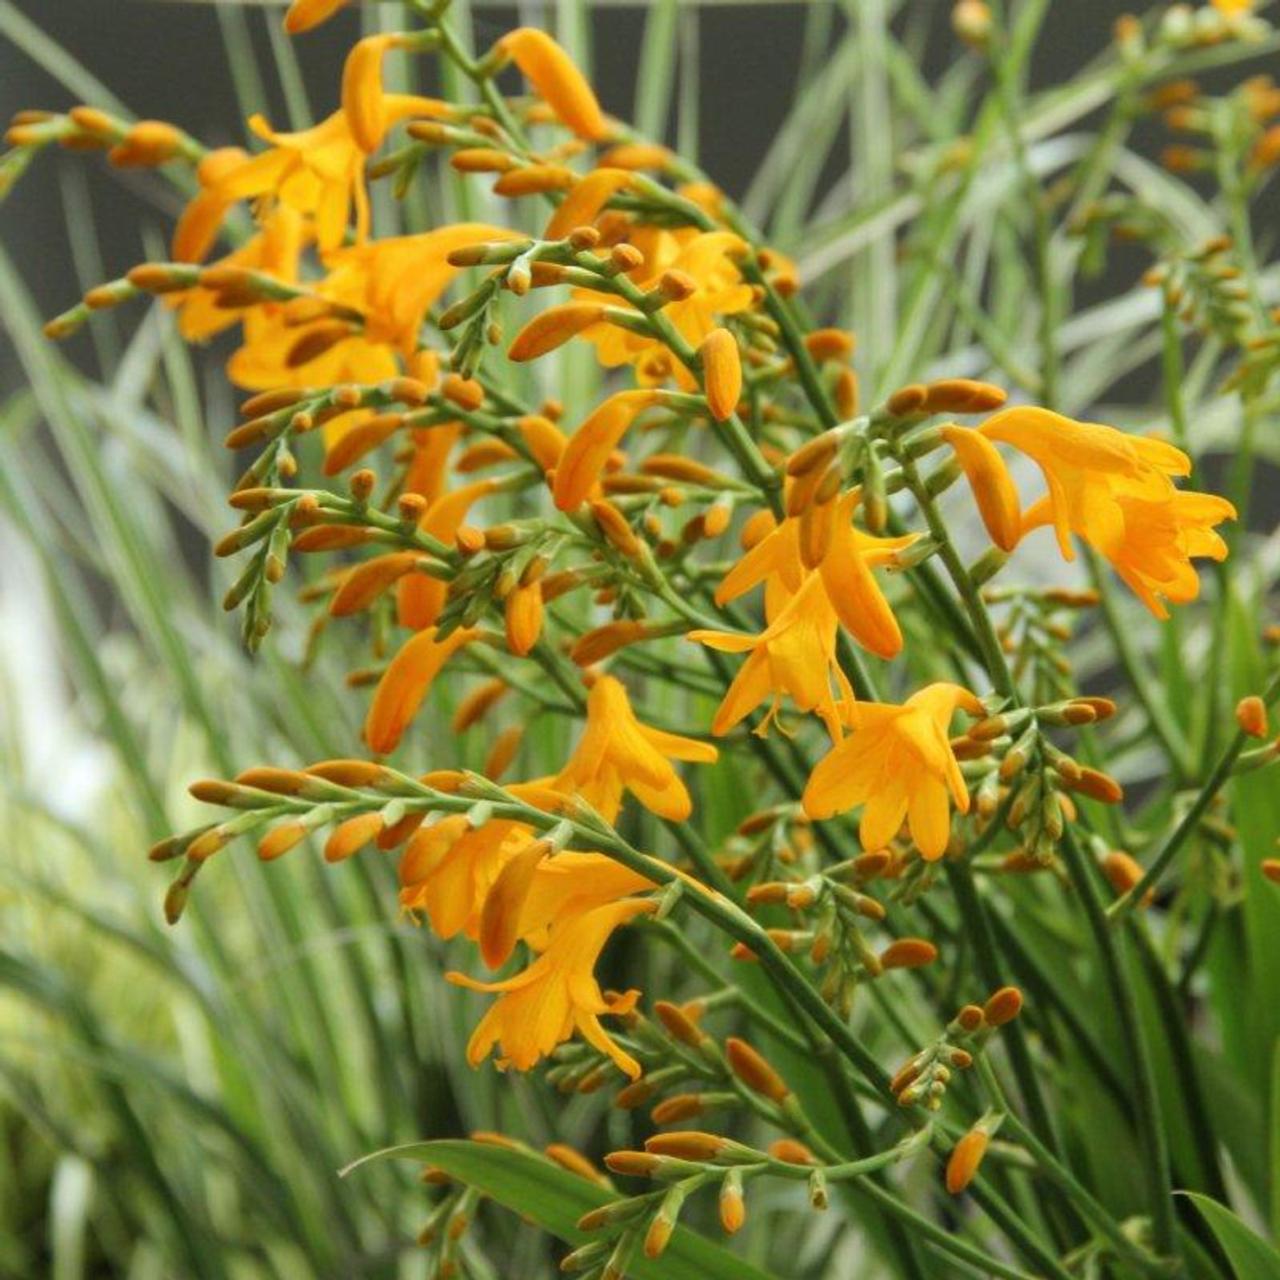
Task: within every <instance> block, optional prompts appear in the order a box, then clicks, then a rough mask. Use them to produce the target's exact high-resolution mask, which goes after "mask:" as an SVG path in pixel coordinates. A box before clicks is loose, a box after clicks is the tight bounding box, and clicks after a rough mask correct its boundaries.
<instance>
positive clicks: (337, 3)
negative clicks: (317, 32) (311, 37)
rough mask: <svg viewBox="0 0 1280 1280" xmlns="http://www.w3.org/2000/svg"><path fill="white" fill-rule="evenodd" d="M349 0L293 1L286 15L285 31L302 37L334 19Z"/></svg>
mask: <svg viewBox="0 0 1280 1280" xmlns="http://www.w3.org/2000/svg"><path fill="white" fill-rule="evenodd" d="M346 2H347V0H293V3H292V4H291V5H290V6H289V11H288V12H287V13H286V14H285V15H284V29H285V31H287V32H288V33H289V34H290V35H291V36H296V35H300V34H301V33H302V32H304V31H310V30H311V28H312V27H318V26H319V25H320V24H321V23H322V22H326V21H328V19H330V18H332V17H333V15H334V14H335V13H337V12H338V10H339V9H341V8H342V6H343V5H344V4H346Z"/></svg>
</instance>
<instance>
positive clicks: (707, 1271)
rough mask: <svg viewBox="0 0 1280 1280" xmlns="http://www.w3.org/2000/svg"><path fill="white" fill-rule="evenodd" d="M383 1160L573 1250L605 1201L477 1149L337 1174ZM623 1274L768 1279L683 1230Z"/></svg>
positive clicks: (544, 1169) (455, 1145)
mask: <svg viewBox="0 0 1280 1280" xmlns="http://www.w3.org/2000/svg"><path fill="white" fill-rule="evenodd" d="M387 1156H391V1157H395V1158H397V1159H401V1160H419V1161H422V1162H423V1163H425V1164H430V1165H434V1166H435V1167H436V1168H438V1169H443V1170H444V1172H445V1173H447V1174H448V1175H449V1176H450V1177H452V1178H456V1179H457V1180H458V1181H459V1182H463V1183H466V1185H467V1186H469V1187H474V1188H475V1189H476V1190H477V1191H482V1192H483V1193H484V1194H485V1195H486V1196H488V1197H489V1198H490V1199H491V1200H496V1201H497V1202H498V1203H499V1204H500V1205H502V1206H503V1207H504V1208H507V1209H512V1210H514V1211H515V1212H517V1213H520V1214H523V1215H524V1216H525V1217H527V1218H532V1219H533V1221H535V1222H536V1223H537V1224H538V1225H539V1226H540V1227H542V1228H543V1229H544V1230H546V1231H549V1232H551V1234H552V1235H554V1236H557V1237H559V1238H560V1239H561V1240H564V1241H566V1242H567V1243H568V1244H573V1245H579V1244H583V1243H585V1242H586V1241H587V1240H588V1239H590V1237H589V1236H587V1235H585V1234H584V1233H583V1232H581V1231H579V1230H578V1228H577V1225H576V1224H577V1221H578V1219H579V1218H580V1217H582V1215H583V1214H584V1213H586V1212H587V1210H588V1209H594V1208H597V1207H598V1206H600V1205H602V1204H607V1203H608V1202H609V1199H610V1197H609V1195H608V1193H607V1192H605V1191H604V1190H602V1189H601V1188H600V1187H598V1186H596V1185H594V1184H593V1183H590V1182H588V1181H586V1179H585V1178H579V1177H577V1176H576V1175H575V1174H572V1173H569V1172H567V1171H566V1170H564V1169H561V1168H559V1167H558V1166H557V1165H554V1164H552V1163H551V1161H549V1160H545V1159H543V1158H542V1157H540V1156H536V1155H534V1154H532V1153H531V1152H526V1151H516V1150H512V1149H511V1148H509V1147H497V1146H490V1145H489V1144H487V1143H482V1142H461V1141H453V1140H445V1141H440V1142H409V1143H406V1144H405V1145H404V1146H400V1147H388V1148H387V1149H386V1150H385V1151H375V1152H373V1153H372V1154H371V1155H367V1156H365V1157H363V1158H362V1159H360V1160H357V1161H356V1162H355V1163H354V1164H351V1165H348V1166H347V1168H346V1169H344V1170H343V1173H344V1174H347V1173H350V1172H351V1171H352V1170H354V1169H358V1168H359V1167H360V1166H361V1165H364V1164H366V1163H368V1162H369V1161H371V1160H380V1159H382V1158H384V1157H387ZM628 1273H629V1274H634V1275H635V1276H637V1277H639V1278H640V1280H645V1277H648V1280H717V1278H718V1277H723V1280H768V1277H767V1273H765V1272H763V1271H760V1270H757V1268H755V1267H753V1266H751V1265H750V1264H749V1263H747V1262H744V1261H743V1260H742V1259H741V1258H738V1257H735V1256H734V1255H733V1254H731V1253H729V1252H728V1251H727V1250H725V1249H722V1248H720V1247H719V1246H718V1245H715V1244H712V1243H711V1242H710V1241H709V1240H704V1239H703V1238H702V1237H701V1236H699V1235H697V1234H696V1233H694V1232H692V1231H689V1230H687V1229H686V1228H684V1227H677V1228H676V1230H675V1234H674V1235H673V1236H672V1237H671V1243H670V1244H669V1245H668V1246H667V1250H666V1252H665V1253H664V1254H663V1255H662V1258H661V1259H660V1260H659V1261H656V1262H653V1261H649V1260H648V1259H646V1258H637V1259H636V1261H635V1262H633V1263H632V1264H631V1265H630V1267H629V1268H628Z"/></svg>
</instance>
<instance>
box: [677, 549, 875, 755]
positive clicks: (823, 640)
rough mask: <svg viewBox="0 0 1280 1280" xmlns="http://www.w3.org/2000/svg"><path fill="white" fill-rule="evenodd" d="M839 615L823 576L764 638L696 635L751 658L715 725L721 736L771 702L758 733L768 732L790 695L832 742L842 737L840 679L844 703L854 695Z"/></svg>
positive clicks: (812, 578) (814, 578)
mask: <svg viewBox="0 0 1280 1280" xmlns="http://www.w3.org/2000/svg"><path fill="white" fill-rule="evenodd" d="M838 625H839V623H838V620H837V618H836V612H835V610H834V609H833V608H832V606H831V601H830V600H829V599H828V598H827V593H826V589H825V588H824V587H823V585H822V576H821V574H819V573H810V574H809V576H808V577H807V578H805V580H804V581H803V583H801V585H800V587H799V590H797V591H796V593H795V595H793V596H792V597H791V598H790V600H788V601H787V603H786V604H785V605H783V607H782V609H781V610H780V611H779V613H778V615H777V617H776V618H774V620H773V621H772V622H770V623H769V625H768V626H767V627H766V628H765V630H764V631H762V632H761V633H760V634H759V635H755V636H750V635H740V634H736V633H732V632H724V631H691V632H690V633H689V636H688V638H689V639H690V640H695V641H697V642H698V643H700V644H705V645H707V646H708V647H709V648H711V649H719V650H721V651H723V652H725V653H750V657H748V658H747V660H746V662H744V663H743V664H742V668H741V669H740V670H739V672H738V674H737V675H736V676H735V677H734V680H733V683H732V684H731V685H730V686H729V690H728V692H727V693H726V694H725V696H724V700H723V701H722V702H721V703H720V706H719V708H718V709H717V711H716V714H715V718H714V719H713V720H712V722H711V732H712V733H714V734H715V735H717V736H720V735H721V734H725V733H728V732H729V730H730V729H732V728H733V727H734V725H736V724H738V723H739V722H740V721H741V720H743V719H744V718H745V717H746V716H748V715H750V714H751V712H752V711H754V710H755V709H756V707H758V706H759V705H760V704H761V703H762V702H764V701H765V699H766V698H771V699H772V703H771V705H770V708H769V713H768V714H767V715H766V716H765V718H764V720H763V721H762V722H761V723H760V725H759V726H758V727H757V728H756V730H755V732H756V733H758V734H764V733H766V732H768V728H769V725H770V724H771V723H772V722H773V720H774V718H775V717H776V716H777V714H778V712H779V710H780V709H781V705H782V697H783V695H784V694H785V695H789V696H790V698H791V700H792V702H794V703H795V705H796V708H797V709H798V710H800V711H806V712H807V711H816V712H817V713H818V714H819V715H820V716H821V717H822V718H823V720H824V721H825V722H826V724H827V728H828V730H829V731H830V733H831V736H832V737H839V736H840V723H839V716H838V713H837V708H836V698H835V696H834V695H833V694H832V691H831V681H832V678H833V677H834V679H835V682H836V686H837V689H838V691H839V693H840V695H841V696H842V697H843V698H846V699H850V700H852V698H853V690H852V688H851V687H850V685H849V681H848V679H847V678H846V676H845V674H844V672H843V671H842V670H841V669H840V664H839V663H838V662H837V661H836V629H837V627H838Z"/></svg>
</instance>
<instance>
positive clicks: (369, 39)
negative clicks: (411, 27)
mask: <svg viewBox="0 0 1280 1280" xmlns="http://www.w3.org/2000/svg"><path fill="white" fill-rule="evenodd" d="M412 43H413V37H411V36H406V35H405V34H404V33H403V32H400V31H387V32H382V33H381V34H379V35H372V36H365V38H364V39H363V40H358V41H357V42H356V43H355V45H354V46H352V49H351V52H350V53H349V54H347V61H346V64H345V65H344V66H343V69H342V110H343V113H344V114H345V115H346V117H347V125H348V127H349V128H350V130H351V136H352V137H353V138H354V139H355V140H356V145H357V146H358V147H359V148H360V149H361V150H362V151H364V152H373V151H377V149H378V148H379V147H380V146H381V145H382V140H383V138H384V137H385V136H386V133H387V130H388V129H389V128H390V127H391V125H392V124H394V123H395V122H396V120H397V119H398V118H402V117H400V116H398V115H397V114H396V111H395V108H394V103H393V100H392V98H391V97H390V96H389V95H387V94H385V93H384V92H383V91H382V59H383V57H384V56H385V55H386V53H387V51H388V50H389V49H400V48H405V47H407V46H410V45H411V44H412ZM416 103H417V105H416V106H415V107H414V108H413V109H412V110H411V111H410V112H409V114H412V115H420V116H429V117H432V118H437V119H439V118H446V117H448V116H450V115H451V114H452V112H451V109H450V108H449V105H448V104H447V103H444V102H440V101H438V100H436V99H434V98H418V99H416Z"/></svg>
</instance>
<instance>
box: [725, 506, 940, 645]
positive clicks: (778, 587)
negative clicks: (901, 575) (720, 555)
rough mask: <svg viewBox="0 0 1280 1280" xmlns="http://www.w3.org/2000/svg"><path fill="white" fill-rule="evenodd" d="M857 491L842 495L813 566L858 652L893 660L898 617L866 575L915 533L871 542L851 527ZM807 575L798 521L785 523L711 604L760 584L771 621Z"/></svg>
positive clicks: (728, 580)
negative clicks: (863, 650)
mask: <svg viewBox="0 0 1280 1280" xmlns="http://www.w3.org/2000/svg"><path fill="white" fill-rule="evenodd" d="M857 504H858V495H857V493H856V492H850V493H848V494H845V495H844V496H843V497H842V498H841V499H840V500H839V502H838V503H837V505H836V508H835V511H834V513H833V515H832V533H831V538H830V540H829V542H828V544H827V547H826V551H825V554H824V555H823V557H822V560H821V561H820V563H819V565H818V571H819V573H820V575H821V579H822V585H823V589H824V590H825V592H826V595H827V599H828V601H829V602H830V604H831V606H832V608H833V609H834V610H835V613H836V616H837V617H838V618H839V619H840V621H841V623H843V624H844V627H845V629H846V630H847V631H848V632H849V634H850V635H852V636H853V638H854V639H855V640H857V641H858V643H859V644H860V645H862V646H863V648H865V649H867V650H869V651H870V652H871V653H875V654H878V655H879V656H880V657H882V658H892V657H893V656H894V655H895V654H897V653H898V652H899V651H900V650H901V648H902V632H901V630H900V629H899V627H898V623H897V619H896V618H895V617H894V616H893V611H892V609H890V607H889V602H888V601H887V600H886V599H885V597H884V593H883V592H882V591H881V590H880V586H879V584H878V583H877V582H876V580H875V578H874V576H873V575H872V573H871V570H872V568H874V567H876V566H879V565H885V564H889V563H892V561H893V558H894V556H895V554H896V553H897V552H898V551H900V550H902V549H903V548H904V547H906V546H909V545H910V544H911V543H912V542H913V541H914V540H915V535H906V536H903V537H897V538H876V537H873V536H872V535H871V534H869V533H864V532H863V531H862V530H861V529H859V528H858V527H857V526H856V525H855V524H853V513H854V510H855V509H856V507H857ZM807 574H808V570H806V568H805V566H804V563H803V561H802V560H801V557H800V521H799V520H798V519H786V520H783V521H782V522H781V523H780V524H777V525H775V526H774V528H773V529H772V530H771V531H770V532H769V533H767V534H766V535H765V536H764V537H763V538H761V539H760V540H759V541H758V542H756V543H754V544H753V545H752V546H751V547H750V548H749V549H748V550H747V552H746V554H745V555H744V556H743V557H742V559H741V560H739V561H738V563H737V564H736V565H734V567H733V568H732V569H730V570H729V572H728V573H727V574H726V575H725V577H724V579H723V581H722V582H721V583H720V585H719V587H718V588H717V589H716V603H717V604H720V605H723V604H727V603H728V602H729V601H731V600H736V599H737V598H738V597H739V596H740V595H743V594H745V593H746V592H747V591H750V590H751V589H752V588H753V587H755V586H757V585H758V584H760V583H761V582H763V583H764V584H765V616H766V617H767V618H769V619H770V620H772V619H774V618H776V617H777V616H778V614H779V613H780V612H781V610H782V609H783V608H784V607H785V605H786V603H787V601H788V600H790V598H791V597H792V596H793V595H794V594H795V593H796V592H797V591H799V590H800V587H801V585H802V584H803V582H804V581H805V579H806V577H807Z"/></svg>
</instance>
